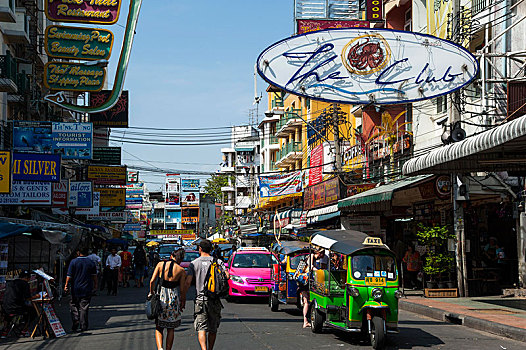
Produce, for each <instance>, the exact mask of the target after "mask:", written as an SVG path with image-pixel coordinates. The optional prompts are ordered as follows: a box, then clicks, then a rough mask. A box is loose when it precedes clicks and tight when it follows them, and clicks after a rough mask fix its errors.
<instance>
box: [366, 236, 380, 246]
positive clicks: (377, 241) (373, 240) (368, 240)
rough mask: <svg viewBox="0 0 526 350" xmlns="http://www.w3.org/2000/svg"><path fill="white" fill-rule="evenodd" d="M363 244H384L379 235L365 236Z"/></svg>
mask: <svg viewBox="0 0 526 350" xmlns="http://www.w3.org/2000/svg"><path fill="white" fill-rule="evenodd" d="M362 244H363V245H384V243H383V242H382V239H381V238H380V237H365V240H364V241H363V243H362Z"/></svg>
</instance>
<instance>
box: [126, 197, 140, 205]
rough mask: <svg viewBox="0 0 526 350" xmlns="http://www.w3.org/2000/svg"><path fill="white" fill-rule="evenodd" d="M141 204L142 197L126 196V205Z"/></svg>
mask: <svg viewBox="0 0 526 350" xmlns="http://www.w3.org/2000/svg"><path fill="white" fill-rule="evenodd" d="M129 204H142V197H126V205H129Z"/></svg>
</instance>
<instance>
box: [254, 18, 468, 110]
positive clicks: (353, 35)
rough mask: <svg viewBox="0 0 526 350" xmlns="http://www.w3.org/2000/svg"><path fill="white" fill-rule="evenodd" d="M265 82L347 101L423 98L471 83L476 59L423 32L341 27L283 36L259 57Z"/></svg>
mask: <svg viewBox="0 0 526 350" xmlns="http://www.w3.org/2000/svg"><path fill="white" fill-rule="evenodd" d="M257 69H258V73H259V74H260V75H261V77H263V79H265V80H266V81H267V82H268V83H269V84H271V85H273V86H275V87H278V88H281V89H283V90H286V91H288V92H290V93H292V94H295V95H300V96H304V97H307V98H312V99H315V100H322V101H327V102H336V103H347V104H369V103H371V102H373V103H375V104H395V103H406V102H412V101H420V100H427V99H430V98H433V97H437V96H441V95H445V94H448V93H450V92H453V91H456V90H458V89H460V88H462V87H463V86H465V85H467V84H469V83H470V82H471V81H472V80H473V79H474V78H475V76H476V75H477V72H478V63H477V60H476V59H475V57H474V56H473V55H472V54H471V53H469V52H468V51H467V50H465V49H464V48H462V47H460V46H457V45H456V44H454V43H452V42H449V41H447V40H443V39H439V38H436V37H433V36H430V35H427V34H419V33H413V32H403V31H396V30H390V29H368V28H344V29H327V30H322V31H317V32H310V33H307V34H302V35H298V36H294V37H291V38H288V39H284V40H281V41H279V42H277V43H275V44H273V45H271V46H270V47H268V48H267V49H265V50H264V51H263V52H262V53H261V54H260V56H259V57H258V59H257Z"/></svg>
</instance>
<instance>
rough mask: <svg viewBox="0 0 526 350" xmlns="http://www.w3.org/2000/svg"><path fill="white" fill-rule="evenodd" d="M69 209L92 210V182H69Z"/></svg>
mask: <svg viewBox="0 0 526 350" xmlns="http://www.w3.org/2000/svg"><path fill="white" fill-rule="evenodd" d="M68 205H69V207H71V208H91V207H92V206H93V184H92V183H91V181H70V182H69V203H68Z"/></svg>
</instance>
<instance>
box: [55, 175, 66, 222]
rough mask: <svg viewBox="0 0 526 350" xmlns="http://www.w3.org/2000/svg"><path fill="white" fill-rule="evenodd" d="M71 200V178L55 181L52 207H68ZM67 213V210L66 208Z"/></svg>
mask: <svg viewBox="0 0 526 350" xmlns="http://www.w3.org/2000/svg"><path fill="white" fill-rule="evenodd" d="M68 202H69V180H62V181H60V182H55V183H53V194H52V207H53V208H67V207H68ZM66 214H67V210H66Z"/></svg>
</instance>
